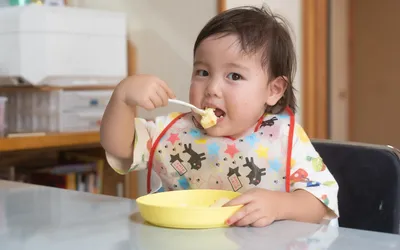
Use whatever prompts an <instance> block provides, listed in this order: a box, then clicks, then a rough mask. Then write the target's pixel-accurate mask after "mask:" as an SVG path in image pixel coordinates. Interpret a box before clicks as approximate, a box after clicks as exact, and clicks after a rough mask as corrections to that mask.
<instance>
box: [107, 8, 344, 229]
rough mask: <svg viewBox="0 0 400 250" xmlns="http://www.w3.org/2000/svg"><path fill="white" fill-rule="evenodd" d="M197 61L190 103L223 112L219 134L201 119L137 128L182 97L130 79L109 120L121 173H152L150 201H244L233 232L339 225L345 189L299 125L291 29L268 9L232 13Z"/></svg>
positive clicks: (212, 27)
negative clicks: (181, 195) (160, 195)
mask: <svg viewBox="0 0 400 250" xmlns="http://www.w3.org/2000/svg"><path fill="white" fill-rule="evenodd" d="M193 53H194V61H193V74H192V78H191V86H190V94H189V99H190V103H191V104H193V105H195V106H196V107H199V108H202V109H206V108H213V109H214V113H215V115H216V116H217V117H218V120H217V124H216V125H215V126H212V127H210V128H207V129H204V128H203V127H202V126H201V124H200V120H201V117H200V116H199V115H198V114H196V113H194V112H189V113H171V114H168V115H165V116H162V117H157V118H156V119H155V120H154V121H146V120H144V119H140V118H137V117H136V114H135V112H136V107H142V108H145V109H147V110H152V109H156V108H159V107H162V106H166V105H167V104H168V99H169V98H175V95H174V93H173V91H172V90H171V89H170V88H169V87H168V85H167V83H165V82H164V81H162V80H161V79H159V78H157V77H155V76H151V75H135V76H130V77H128V78H126V79H124V80H123V81H122V82H121V83H119V84H118V86H117V87H116V89H115V91H114V93H113V96H112V98H111V100H110V102H109V104H108V106H107V108H106V111H105V113H104V116H103V121H102V127H101V143H102V146H103V147H104V149H105V151H106V155H107V159H108V162H109V163H110V165H111V167H112V168H113V169H114V170H115V171H117V172H118V173H120V174H126V173H127V172H129V171H136V170H143V169H147V171H148V178H147V189H148V192H161V191H173V190H181V189H221V190H232V191H235V192H240V193H241V195H240V196H239V197H238V198H236V199H233V200H231V201H230V202H228V203H227V204H226V206H231V205H239V204H240V205H243V207H242V209H240V210H239V211H238V212H237V213H235V214H234V215H233V216H232V217H231V218H230V219H229V220H228V221H227V224H228V225H235V226H254V227H263V226H266V225H269V224H271V223H272V222H274V221H276V220H296V221H304V222H311V223H320V222H321V221H322V220H323V219H324V218H328V219H332V218H337V217H338V204H337V193H338V185H337V183H336V181H335V179H334V177H333V176H332V175H331V173H330V172H329V170H328V169H327V168H326V166H325V165H324V163H323V161H322V159H321V158H320V156H319V154H318V153H317V152H316V151H315V149H314V148H313V146H312V144H311V142H310V140H309V138H308V137H307V135H306V133H305V132H304V130H303V128H302V127H301V126H300V125H299V124H297V123H296V122H295V116H294V112H295V110H296V100H295V96H294V88H293V77H294V73H295V68H296V57H295V50H294V45H293V42H292V40H291V37H290V34H289V32H288V28H287V27H286V25H285V22H284V21H283V19H282V18H279V17H278V16H276V15H275V14H273V13H271V12H270V11H269V10H267V9H266V8H256V7H240V8H235V9H231V10H228V11H225V12H223V13H221V14H219V15H217V16H216V17H214V18H213V19H211V20H210V21H209V22H208V23H207V24H206V26H205V27H204V28H203V29H202V30H201V31H200V34H199V35H198V37H197V40H196V42H195V44H194V51H193ZM152 179H153V180H159V182H158V184H157V182H154V181H151V180H152Z"/></svg>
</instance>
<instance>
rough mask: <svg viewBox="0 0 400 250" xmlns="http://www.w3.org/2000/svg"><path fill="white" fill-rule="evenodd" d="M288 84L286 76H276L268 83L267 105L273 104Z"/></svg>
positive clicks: (280, 96) (283, 92)
mask: <svg viewBox="0 0 400 250" xmlns="http://www.w3.org/2000/svg"><path fill="white" fill-rule="evenodd" d="M287 86H288V82H287V77H286V76H278V77H277V78H275V79H274V80H272V81H271V82H270V83H269V84H268V92H269V93H268V97H267V101H266V103H267V105H268V106H274V105H275V104H276V103H277V102H278V101H279V100H280V99H281V98H282V96H283V95H284V94H285V91H286V88H287Z"/></svg>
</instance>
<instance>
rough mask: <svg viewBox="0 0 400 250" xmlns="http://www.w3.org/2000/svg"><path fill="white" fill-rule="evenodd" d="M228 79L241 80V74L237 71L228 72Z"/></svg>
mask: <svg viewBox="0 0 400 250" xmlns="http://www.w3.org/2000/svg"><path fill="white" fill-rule="evenodd" d="M228 79H229V80H232V81H238V80H242V79H243V77H242V76H241V75H239V74H238V73H229V74H228Z"/></svg>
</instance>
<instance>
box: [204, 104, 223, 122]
mask: <svg viewBox="0 0 400 250" xmlns="http://www.w3.org/2000/svg"><path fill="white" fill-rule="evenodd" d="M207 108H212V109H214V114H215V116H216V117H217V118H218V121H220V120H221V119H223V118H224V117H225V114H226V113H225V111H223V110H222V109H219V108H215V107H204V109H207Z"/></svg>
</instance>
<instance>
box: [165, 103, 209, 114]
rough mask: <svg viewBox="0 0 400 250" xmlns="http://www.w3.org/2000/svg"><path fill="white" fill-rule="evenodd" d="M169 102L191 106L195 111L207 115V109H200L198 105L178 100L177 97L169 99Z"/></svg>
mask: <svg viewBox="0 0 400 250" xmlns="http://www.w3.org/2000/svg"><path fill="white" fill-rule="evenodd" d="M168 102H170V103H175V104H179V105H183V106H186V107H189V108H191V109H193V111H194V112H195V113H197V114H199V115H205V114H206V111H205V110H203V109H199V108H198V107H196V106H194V105H192V104H190V103H187V102H184V101H180V100H176V99H168Z"/></svg>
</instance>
